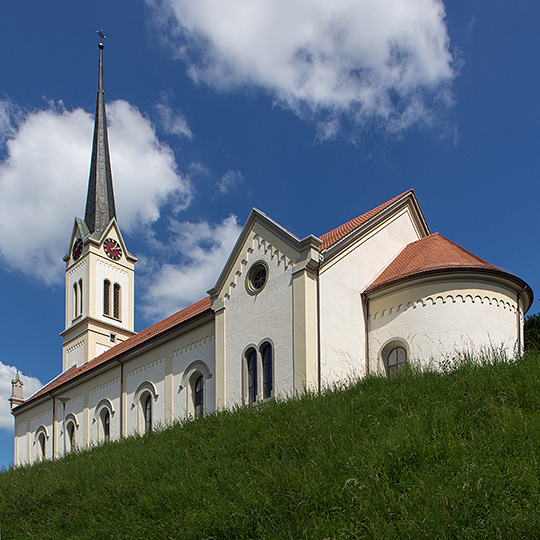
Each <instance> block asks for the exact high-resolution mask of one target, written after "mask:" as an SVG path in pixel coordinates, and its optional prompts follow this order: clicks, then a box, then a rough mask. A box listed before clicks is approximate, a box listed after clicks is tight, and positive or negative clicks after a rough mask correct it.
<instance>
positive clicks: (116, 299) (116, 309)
mask: <svg viewBox="0 0 540 540" xmlns="http://www.w3.org/2000/svg"><path fill="white" fill-rule="evenodd" d="M113 315H114V317H115V318H116V319H120V285H118V283H115V284H114V292H113Z"/></svg>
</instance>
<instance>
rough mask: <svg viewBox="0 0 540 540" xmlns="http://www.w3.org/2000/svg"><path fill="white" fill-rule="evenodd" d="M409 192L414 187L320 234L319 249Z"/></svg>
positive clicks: (327, 245) (337, 239) (334, 241)
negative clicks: (320, 243)
mask: <svg viewBox="0 0 540 540" xmlns="http://www.w3.org/2000/svg"><path fill="white" fill-rule="evenodd" d="M410 193H414V189H409V190H407V191H404V192H403V193H401V194H400V195H397V196H396V197H394V198H392V199H390V200H389V201H386V202H384V203H382V204H380V205H379V206H377V207H376V208H373V209H372V210H369V212H366V213H365V214H362V215H361V216H358V217H356V218H354V219H351V220H350V221H347V223H344V224H343V225H340V226H339V227H336V228H335V229H333V230H331V231H330V232H327V233H325V234H323V235H321V236H320V237H319V238H320V239H321V240H322V241H323V243H322V245H321V247H320V250H321V251H324V250H326V249H328V248H330V247H332V246H333V245H334V244H337V243H338V242H339V241H340V240H342V239H343V238H345V237H346V236H348V235H349V234H350V233H352V232H353V231H355V230H356V229H358V227H360V226H361V225H363V224H364V223H366V222H368V221H369V220H370V219H372V218H374V217H375V216H377V215H378V214H380V213H381V212H382V211H383V210H386V208H388V207H389V206H391V205H392V204H394V203H395V202H396V201H398V200H399V199H401V198H403V197H405V196H406V195H409V194H410Z"/></svg>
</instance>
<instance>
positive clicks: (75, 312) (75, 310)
mask: <svg viewBox="0 0 540 540" xmlns="http://www.w3.org/2000/svg"><path fill="white" fill-rule="evenodd" d="M78 309H79V291H78V288H77V284H76V283H75V285H73V318H74V319H76V318H77V317H78V316H79V312H78Z"/></svg>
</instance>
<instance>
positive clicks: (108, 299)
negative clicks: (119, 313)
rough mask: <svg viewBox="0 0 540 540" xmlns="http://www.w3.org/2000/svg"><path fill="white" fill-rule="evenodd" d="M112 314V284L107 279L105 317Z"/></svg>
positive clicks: (104, 288)
mask: <svg viewBox="0 0 540 540" xmlns="http://www.w3.org/2000/svg"><path fill="white" fill-rule="evenodd" d="M110 314H111V282H110V281H109V280H108V279H106V280H105V281H104V282H103V315H110Z"/></svg>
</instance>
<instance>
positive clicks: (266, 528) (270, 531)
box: [0, 353, 540, 540]
mask: <svg viewBox="0 0 540 540" xmlns="http://www.w3.org/2000/svg"><path fill="white" fill-rule="evenodd" d="M0 479H1V482H0V518H1V525H0V527H1V538H2V540H7V539H11V538H34V539H49V538H55V539H56V538H58V539H83V538H84V539H92V540H95V539H99V540H105V539H120V538H122V539H124V538H126V539H127V538H129V539H138V538H140V539H145V540H147V539H154V538H155V539H160V540H162V539H168V538H175V539H176V538H181V539H202V538H207V539H210V538H224V539H225V538H226V539H237V538H238V539H241V538H246V539H247V538H268V539H302V538H313V539H321V540H322V539H330V538H332V539H351V538H352V539H354V538H370V539H371V538H396V539H407V538H429V539H432V538H441V539H445V538H448V539H450V538H486V539H495V538H527V539H529V538H540V510H539V508H540V505H539V501H540V355H539V354H538V353H531V354H528V355H526V356H525V357H524V358H522V359H521V360H519V361H515V362H500V361H492V362H484V363H483V364H482V365H478V364H475V363H474V362H467V361H463V362H462V363H461V365H460V367H459V368H456V369H454V370H450V371H448V372H446V373H437V372H418V371H416V370H414V369H410V370H408V371H406V372H405V373H403V374H400V375H399V376H398V377H395V378H393V379H390V380H388V379H386V378H382V377H371V378H368V379H365V380H362V381H360V382H358V383H356V384H354V385H352V386H350V387H349V388H346V389H344V390H337V389H336V390H334V391H329V392H326V393H325V394H324V395H322V396H305V397H303V398H300V399H295V400H291V401H287V402H284V403H274V402H273V403H268V404H266V405H264V406H261V407H250V408H245V409H241V410H237V411H233V412H223V413H220V414H216V415H213V416H210V417H207V418H204V419H200V420H197V421H193V422H186V423H184V424H182V425H176V426H173V427H172V428H169V429H165V430H163V431H160V432H159V433H152V434H150V435H148V436H144V437H133V438H130V439H128V440H126V441H124V442H121V443H112V444H107V445H104V446H101V447H98V448H94V449H91V450H89V451H85V452H80V453H76V454H72V455H69V456H68V457H67V458H66V459H64V460H59V461H56V462H45V463H39V464H36V465H35V466H32V467H22V468H18V469H10V470H7V471H5V472H3V473H1V474H0Z"/></svg>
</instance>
